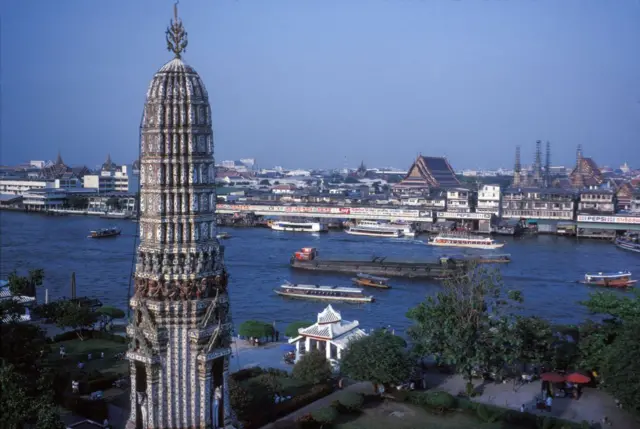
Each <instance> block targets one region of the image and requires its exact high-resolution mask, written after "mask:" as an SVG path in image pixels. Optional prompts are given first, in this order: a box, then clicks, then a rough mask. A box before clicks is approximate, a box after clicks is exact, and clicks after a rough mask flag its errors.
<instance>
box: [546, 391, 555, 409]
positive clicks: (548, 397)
mask: <svg viewBox="0 0 640 429" xmlns="http://www.w3.org/2000/svg"><path fill="white" fill-rule="evenodd" d="M546 403H547V411H549V412H551V405H552V404H553V398H552V397H551V395H549V396H547V402H546Z"/></svg>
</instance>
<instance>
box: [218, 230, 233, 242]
mask: <svg viewBox="0 0 640 429" xmlns="http://www.w3.org/2000/svg"><path fill="white" fill-rule="evenodd" d="M216 238H217V239H218V240H228V239H230V238H231V234H229V233H228V232H220V233H218V234H216Z"/></svg>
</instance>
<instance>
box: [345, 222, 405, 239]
mask: <svg viewBox="0 0 640 429" xmlns="http://www.w3.org/2000/svg"><path fill="white" fill-rule="evenodd" d="M345 232H346V233H347V234H351V235H368V236H371V237H391V238H398V237H402V232H401V231H400V229H399V228H398V227H397V226H393V225H391V224H390V223H388V222H378V221H375V220H362V221H360V222H358V223H357V224H356V225H354V226H352V227H349V229H347V230H346V231H345Z"/></svg>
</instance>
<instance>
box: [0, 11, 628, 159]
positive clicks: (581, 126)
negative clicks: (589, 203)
mask: <svg viewBox="0 0 640 429" xmlns="http://www.w3.org/2000/svg"><path fill="white" fill-rule="evenodd" d="M22 3H23V2H18V1H9V2H5V3H3V6H2V15H3V18H4V21H3V24H4V25H3V26H2V41H3V50H2V53H1V55H2V57H1V59H2V66H3V67H2V71H3V82H5V85H3V87H4V88H3V89H4V91H3V92H4V94H3V100H2V101H3V107H4V109H3V112H2V124H3V127H2V130H1V132H2V141H3V143H4V144H3V145H2V149H1V152H0V155H1V159H0V161H1V163H2V164H17V163H20V162H25V161H27V160H29V159H42V157H43V156H44V158H45V159H46V158H51V159H54V158H55V154H57V152H58V150H59V151H60V152H61V153H62V155H63V157H64V159H65V161H66V162H67V163H68V164H74V165H75V164H87V165H98V164H100V163H102V162H103V160H104V158H105V157H106V154H107V153H111V155H112V157H113V158H114V159H116V160H117V161H118V163H123V164H128V163H130V162H131V161H132V160H134V159H136V158H137V143H136V142H137V140H138V135H137V129H138V126H139V123H140V113H139V111H138V110H139V108H138V106H139V105H140V103H141V101H142V100H143V99H144V96H145V92H144V91H146V85H147V82H146V79H147V78H148V70H149V69H154V68H157V67H159V66H160V65H162V64H163V60H164V59H165V58H166V50H165V46H164V45H163V44H162V43H158V36H159V35H160V37H162V36H161V33H160V32H161V31H163V29H164V28H165V26H166V10H167V8H170V7H171V4H172V2H169V1H165V2H161V4H158V3H157V2H154V3H153V4H152V3H151V2H150V1H145V2H136V3H135V4H119V5H118V7H117V8H113V7H111V8H110V7H107V6H106V5H105V4H97V3H90V4H89V3H85V2H79V1H68V2H57V3H55V4H51V3H48V2H43V1H34V2H30V3H29V6H30V7H28V8H27V7H26V6H25V5H24V4H22ZM516 3H517V4H516ZM34 5H37V6H34ZM152 5H153V6H152ZM329 5H331V3H329V4H327V3H323V5H319V4H316V5H309V4H307V5H301V4H295V3H293V2H287V1H274V2H270V3H269V4H268V5H266V4H248V3H243V2H229V3H216V4H212V3H210V2H200V1H195V0H194V1H188V2H184V4H183V5H182V7H181V15H182V17H183V20H184V22H185V24H187V27H188V28H189V29H190V30H189V31H190V32H192V33H193V34H190V35H192V36H194V37H193V39H194V40H197V42H194V43H193V44H192V45H189V47H188V49H187V52H186V54H185V59H186V60H187V61H188V62H189V63H190V64H192V65H193V66H194V67H195V69H196V70H197V71H198V72H199V73H200V74H201V75H203V76H205V77H204V83H205V85H206V86H207V87H208V88H209V91H210V96H211V99H212V110H213V127H214V137H215V143H216V151H217V153H218V154H219V155H218V160H220V161H221V160H222V159H238V158H241V157H243V156H255V157H256V158H257V159H258V160H259V163H260V165H261V166H265V167H266V166H274V165H286V166H289V167H291V168H295V167H301V168H341V167H344V166H345V165H348V166H350V167H352V166H357V165H358V164H359V163H360V161H361V160H364V162H365V164H367V165H371V166H378V165H393V166H396V167H399V168H406V167H408V166H409V165H410V163H411V162H412V160H413V159H414V158H415V156H416V155H417V153H419V152H421V153H423V154H430V155H433V156H447V157H448V158H449V159H450V160H451V161H452V164H453V166H454V168H456V169H457V170H461V169H475V168H482V169H487V168H497V167H500V166H501V167H503V168H511V167H512V165H513V153H514V149H515V146H516V145H520V146H521V148H522V154H523V163H524V164H529V163H531V162H533V152H534V147H535V141H536V140H542V141H544V142H546V141H547V140H549V141H551V145H552V153H553V160H554V162H553V164H554V165H572V163H573V162H574V158H575V155H574V154H575V150H576V146H577V145H578V144H582V146H583V148H584V151H585V154H586V155H587V156H590V157H592V158H594V159H595V160H596V162H598V164H599V165H610V166H612V167H614V168H615V167H617V166H618V165H620V164H622V163H623V162H625V161H626V162H629V163H630V164H633V160H634V159H638V158H639V157H640V145H638V144H637V142H640V127H637V125H636V124H637V122H638V115H640V103H639V99H640V83H639V81H638V79H637V76H638V75H640V59H638V58H637V56H635V55H634V54H633V53H634V52H635V51H634V49H635V47H636V46H635V45H636V44H637V40H640V29H638V28H634V26H633V24H634V23H636V22H637V21H638V19H640V5H639V4H638V2H634V1H623V2H619V3H617V6H618V7H617V8H611V7H606V6H607V5H604V4H596V3H591V2H584V1H568V2H562V4H558V3H557V2H556V3H552V2H549V1H542V2H530V3H528V2H478V3H474V2H464V1H461V2H454V1H451V2H432V3H428V4H427V2H406V3H393V2H390V3H382V2H380V3H376V2H374V3H371V4H368V5H367V7H366V8H363V7H361V6H359V5H357V4H356V2H346V4H340V5H338V4H337V3H333V4H332V6H329ZM522 22H530V23H532V25H530V26H527V25H522ZM534 23H535V25H533V24H534ZM114 29H117V30H114ZM463 33H466V34H463ZM80 36H81V37H80ZM381 58H382V59H384V61H381V60H380V59H381ZM469 71H473V73H469ZM142 88H143V89H142ZM34 118H35V119H36V126H34V123H33V121H34ZM18 142H23V143H22V144H20V143H18ZM354 142H357V143H354ZM398 142H401V143H398ZM25 143H27V144H25ZM612 149H615V150H612ZM45 153H46V154H47V155H46V156H45V155H44V154H45Z"/></svg>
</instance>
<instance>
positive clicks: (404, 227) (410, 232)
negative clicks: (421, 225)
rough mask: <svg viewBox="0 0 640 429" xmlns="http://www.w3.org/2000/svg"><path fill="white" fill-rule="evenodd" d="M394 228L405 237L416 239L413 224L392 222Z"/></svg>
mask: <svg viewBox="0 0 640 429" xmlns="http://www.w3.org/2000/svg"><path fill="white" fill-rule="evenodd" d="M390 225H391V226H393V227H396V228H398V229H399V230H400V233H401V234H402V236H403V237H415V236H416V230H415V228H414V227H413V225H412V224H410V223H407V222H402V221H395V222H391V224H390Z"/></svg>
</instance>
